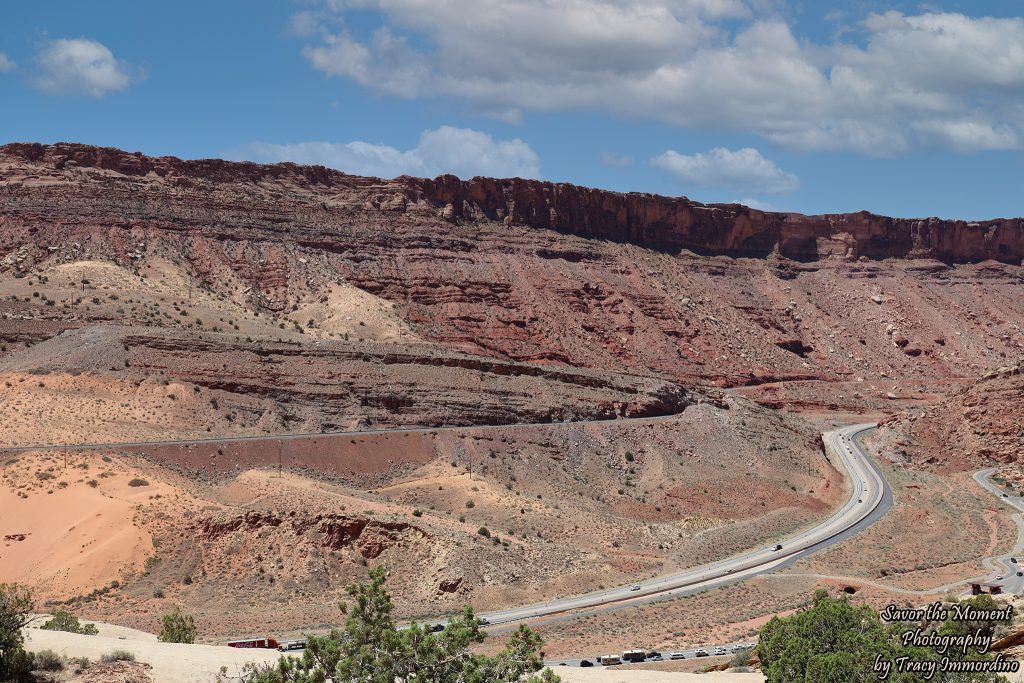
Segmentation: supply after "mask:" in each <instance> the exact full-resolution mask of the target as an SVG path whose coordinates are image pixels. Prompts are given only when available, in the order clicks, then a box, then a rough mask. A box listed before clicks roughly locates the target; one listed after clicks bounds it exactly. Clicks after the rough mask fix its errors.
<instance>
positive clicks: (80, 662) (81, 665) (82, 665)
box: [71, 657, 92, 674]
mask: <svg viewBox="0 0 1024 683" xmlns="http://www.w3.org/2000/svg"><path fill="white" fill-rule="evenodd" d="M71 663H72V664H74V665H75V673H76V674H80V673H82V672H83V671H85V670H86V669H88V668H89V665H90V664H91V663H92V662H90V661H89V658H88V657H75V658H74V659H72V660H71Z"/></svg>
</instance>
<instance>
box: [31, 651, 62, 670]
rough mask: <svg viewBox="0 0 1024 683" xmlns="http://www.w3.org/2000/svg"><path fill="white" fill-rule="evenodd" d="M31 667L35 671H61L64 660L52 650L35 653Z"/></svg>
mask: <svg viewBox="0 0 1024 683" xmlns="http://www.w3.org/2000/svg"><path fill="white" fill-rule="evenodd" d="M32 667H33V668H34V669H35V670H36V671H63V670H64V658H63V657H61V656H60V655H59V654H57V653H56V652H54V651H53V650H40V651H39V652H37V653H35V657H34V658H33V660H32Z"/></svg>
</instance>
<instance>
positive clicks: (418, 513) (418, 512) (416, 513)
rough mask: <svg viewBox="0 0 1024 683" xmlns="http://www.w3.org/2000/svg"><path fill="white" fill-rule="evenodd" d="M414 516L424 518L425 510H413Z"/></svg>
mask: <svg viewBox="0 0 1024 683" xmlns="http://www.w3.org/2000/svg"><path fill="white" fill-rule="evenodd" d="M412 516H413V517H422V516H423V510H420V509H418V508H417V509H416V510H413V511H412Z"/></svg>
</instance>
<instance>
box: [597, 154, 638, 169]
mask: <svg viewBox="0 0 1024 683" xmlns="http://www.w3.org/2000/svg"><path fill="white" fill-rule="evenodd" d="M600 158H601V163H602V164H604V165H605V166H610V167H612V168H625V167H626V166H629V165H631V164H632V163H633V157H631V156H627V155H625V154H616V153H615V152H601V155H600Z"/></svg>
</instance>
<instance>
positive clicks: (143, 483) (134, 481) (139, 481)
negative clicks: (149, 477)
mask: <svg viewBox="0 0 1024 683" xmlns="http://www.w3.org/2000/svg"><path fill="white" fill-rule="evenodd" d="M128 485H129V486H149V482H148V481H146V480H145V479H139V478H138V477H135V478H134V479H132V480H131V481H130V482H128Z"/></svg>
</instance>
